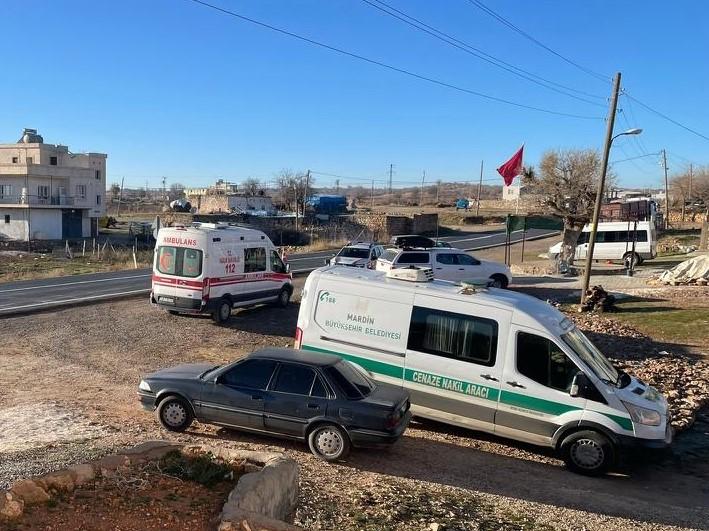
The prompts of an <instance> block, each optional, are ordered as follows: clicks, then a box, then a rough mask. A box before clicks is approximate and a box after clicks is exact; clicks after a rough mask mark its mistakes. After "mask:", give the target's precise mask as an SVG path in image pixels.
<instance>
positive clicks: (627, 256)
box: [616, 253, 643, 269]
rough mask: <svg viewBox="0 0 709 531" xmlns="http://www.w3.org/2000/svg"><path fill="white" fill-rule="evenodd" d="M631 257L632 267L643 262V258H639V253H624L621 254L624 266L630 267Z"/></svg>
mask: <svg viewBox="0 0 709 531" xmlns="http://www.w3.org/2000/svg"><path fill="white" fill-rule="evenodd" d="M616 256H617V255H616ZM631 259H632V265H633V268H635V267H636V266H638V265H640V264H642V262H643V259H642V258H640V255H639V254H638V253H625V254H624V255H623V263H624V264H625V267H626V268H628V269H629V268H630V265H631Z"/></svg>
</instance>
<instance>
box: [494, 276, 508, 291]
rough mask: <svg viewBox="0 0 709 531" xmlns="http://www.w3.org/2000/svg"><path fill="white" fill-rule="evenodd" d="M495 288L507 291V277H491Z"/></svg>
mask: <svg viewBox="0 0 709 531" xmlns="http://www.w3.org/2000/svg"><path fill="white" fill-rule="evenodd" d="M490 280H491V281H492V287H493V288H501V289H505V288H506V287H507V284H508V282H507V277H506V276H505V275H492V276H491V277H490Z"/></svg>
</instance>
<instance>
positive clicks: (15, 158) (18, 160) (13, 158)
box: [12, 157, 20, 164]
mask: <svg viewBox="0 0 709 531" xmlns="http://www.w3.org/2000/svg"><path fill="white" fill-rule="evenodd" d="M18 162H20V157H12V163H13V164H17V163H18Z"/></svg>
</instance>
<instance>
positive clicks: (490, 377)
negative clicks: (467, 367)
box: [480, 374, 500, 382]
mask: <svg viewBox="0 0 709 531" xmlns="http://www.w3.org/2000/svg"><path fill="white" fill-rule="evenodd" d="M480 378H482V379H484V380H490V381H492V382H499V381H500V380H498V379H497V378H495V377H494V376H493V375H492V374H481V375H480Z"/></svg>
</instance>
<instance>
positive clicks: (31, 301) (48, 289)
mask: <svg viewBox="0 0 709 531" xmlns="http://www.w3.org/2000/svg"><path fill="white" fill-rule="evenodd" d="M555 232H556V231H549V230H541V229H530V230H529V231H527V239H528V240H529V239H538V238H543V237H546V236H549V235H551V234H554V233H555ZM440 239H441V240H443V241H446V242H449V243H450V244H451V245H452V246H454V247H457V248H459V249H464V250H466V251H474V250H476V249H487V248H490V247H497V246H500V245H503V244H504V243H505V233H504V231H489V232H475V233H468V234H467V235H463V234H460V235H456V236H446V237H443V238H440ZM521 239H522V233H521V231H518V232H516V233H512V242H517V241H521ZM334 254H335V252H334V251H331V250H330V251H318V252H314V253H303V254H293V255H290V256H288V262H289V263H290V265H291V270H292V271H293V273H295V274H299V273H306V272H308V271H312V270H313V269H316V268H318V267H320V266H322V265H324V264H325V259H326V258H330V257H332V256H333V255H334ZM151 275H152V272H151V270H150V269H132V270H128V271H115V272H108V273H92V274H88V275H75V276H71V277H61V278H47V279H42V280H25V281H19V282H6V283H1V284H0V316H3V315H11V314H19V313H31V312H35V311H40V310H44V309H47V308H52V307H56V306H65V305H74V304H90V303H92V302H96V301H100V300H106V299H117V298H120V297H131V296H136V295H140V294H145V295H146V297H147V294H148V293H149V292H150V278H151Z"/></svg>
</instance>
